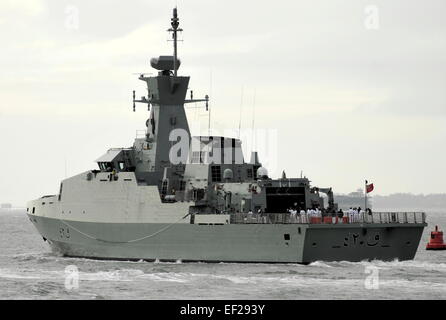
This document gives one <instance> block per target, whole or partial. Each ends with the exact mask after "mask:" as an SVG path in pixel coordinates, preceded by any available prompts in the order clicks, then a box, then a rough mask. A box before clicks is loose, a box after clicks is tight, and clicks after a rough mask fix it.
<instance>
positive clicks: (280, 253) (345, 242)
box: [29, 215, 426, 264]
mask: <svg viewBox="0 0 446 320" xmlns="http://www.w3.org/2000/svg"><path fill="white" fill-rule="evenodd" d="M29 219H30V220H31V221H32V222H33V224H34V225H35V227H36V228H37V230H38V231H39V233H40V234H41V235H42V236H43V237H44V239H46V240H48V243H49V244H50V245H51V248H52V250H53V251H54V252H57V253H59V254H62V255H64V256H68V257H85V258H95V259H112V260H122V259H123V260H140V259H143V260H157V259H158V260H160V261H176V260H182V261H207V262H262V263H304V264H307V263H311V262H313V261H317V260H323V261H362V260H373V259H377V260H384V261H389V260H394V259H398V260H400V261H402V260H411V259H413V258H414V256H415V253H416V251H417V248H418V245H419V242H420V238H421V234H422V232H423V228H424V227H425V226H426V224H425V223H418V224H400V223H393V224H389V223H385V224H381V223H375V224H370V223H368V224H336V225H324V224H225V225H196V224H159V223H92V222H76V221H63V220H60V219H53V218H46V217H41V216H35V215H29Z"/></svg>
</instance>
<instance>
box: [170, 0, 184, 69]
mask: <svg viewBox="0 0 446 320" xmlns="http://www.w3.org/2000/svg"><path fill="white" fill-rule="evenodd" d="M171 21H172V22H171V25H172V28H170V29H169V30H167V31H169V32H172V39H173V72H174V76H175V77H176V76H177V69H178V68H177V32H182V31H183V29H179V28H178V26H179V25H180V22H179V21H180V19H179V18H178V13H177V8H174V9H173V17H172V19H171Z"/></svg>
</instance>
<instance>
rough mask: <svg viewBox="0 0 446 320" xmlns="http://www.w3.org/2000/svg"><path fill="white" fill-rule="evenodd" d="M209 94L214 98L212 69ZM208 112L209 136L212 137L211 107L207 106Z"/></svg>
mask: <svg viewBox="0 0 446 320" xmlns="http://www.w3.org/2000/svg"><path fill="white" fill-rule="evenodd" d="M209 93H210V95H211V96H212V69H211V71H210V74H209ZM207 109H208V110H207V111H208V113H209V114H208V136H211V107H209V106H207Z"/></svg>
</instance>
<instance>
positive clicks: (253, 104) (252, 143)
mask: <svg viewBox="0 0 446 320" xmlns="http://www.w3.org/2000/svg"><path fill="white" fill-rule="evenodd" d="M256 94H257V89H254V99H253V101H252V124H251V131H252V136H251V146H252V151H255V148H254V124H255V119H256V113H255V110H256ZM256 142H257V141H256Z"/></svg>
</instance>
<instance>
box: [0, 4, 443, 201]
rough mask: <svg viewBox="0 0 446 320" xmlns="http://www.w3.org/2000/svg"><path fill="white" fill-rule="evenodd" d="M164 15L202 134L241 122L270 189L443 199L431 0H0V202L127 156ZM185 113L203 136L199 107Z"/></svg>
mask: <svg viewBox="0 0 446 320" xmlns="http://www.w3.org/2000/svg"><path fill="white" fill-rule="evenodd" d="M176 3H177V5H178V10H179V17H180V26H181V27H182V28H183V29H184V32H183V34H182V39H183V40H184V41H183V42H181V43H180V45H179V55H180V58H181V60H182V65H181V68H180V70H179V73H180V75H190V76H191V82H190V89H193V90H194V96H195V97H199V96H204V95H205V94H209V95H210V96H211V108H212V109H211V110H212V113H211V123H212V125H211V126H212V128H213V132H214V133H216V134H217V133H223V132H224V130H227V129H232V128H236V129H238V127H239V123H240V119H241V127H242V128H244V129H245V130H251V129H252V126H253V114H255V122H254V129H255V130H256V131H257V132H258V133H259V134H260V136H261V135H262V134H265V133H266V136H265V137H263V138H259V139H257V140H258V142H257V143H256V147H257V148H258V149H259V152H260V160H261V161H263V162H265V164H267V165H269V166H270V174H271V175H272V176H273V177H277V176H279V175H280V174H281V172H282V170H285V171H286V173H287V176H288V177H291V176H300V172H301V170H302V171H303V173H304V175H306V176H308V177H309V178H310V179H311V180H312V183H313V184H314V185H318V186H320V187H326V186H332V187H333V188H334V190H335V192H338V193H347V192H350V191H354V190H355V189H356V188H358V187H362V186H363V182H364V179H368V180H370V181H372V182H374V184H375V191H374V193H376V194H390V193H395V192H412V193H443V192H446V182H445V181H446V169H445V167H446V143H445V142H446V19H445V18H444V14H445V12H446V2H445V1H444V0H429V1H421V0H417V1H415V0H392V1H388V0H387V1H377V0H374V1H373V0H372V1H362V0H343V1H340V0H324V1H322V0H311V1H310V0H308V1H300V0H292V1H274V2H271V1H258V0H257V1H234V0H226V1H210V0H206V1H204V0H202V1H198V0H197V1H194V0H188V1H180V0H178V1H173V0H170V1H153V0H152V1H149V0H144V1H143V0H132V1H118V0H102V1H100V0H96V1H94V0H92V1H79V0H71V1H64V0H52V1H51V0H47V1H45V0H29V1H26V0H1V1H0V39H1V50H0V68H1V72H0V144H1V146H2V157H0V165H1V168H2V170H1V177H0V202H12V203H13V204H15V205H17V206H24V205H25V202H26V201H27V200H30V199H33V198H37V197H40V196H42V195H45V194H56V193H57V192H58V189H59V182H60V180H61V179H63V178H64V177H65V176H71V175H74V174H77V173H80V172H83V171H86V170H89V169H92V168H95V166H96V164H95V163H94V160H95V159H97V158H98V157H99V156H101V155H102V153H104V152H105V151H106V150H107V149H108V148H111V147H127V146H130V145H132V143H133V139H134V138H135V132H136V130H141V129H144V123H145V121H146V118H147V117H148V113H147V111H145V109H144V107H142V106H140V108H139V109H138V111H137V112H136V113H133V112H131V111H132V110H131V107H132V105H131V92H132V90H133V89H135V90H136V91H137V94H138V95H140V96H141V95H143V94H144V93H145V88H144V83H143V82H141V81H138V80H137V75H134V74H133V73H137V72H152V71H151V70H150V65H149V60H150V58H151V57H155V56H158V55H163V54H171V52H172V48H171V45H172V44H171V43H170V42H167V41H166V40H167V39H168V34H167V32H166V30H167V28H169V23H170V17H171V10H172V7H173V6H174V5H175V4H176ZM242 92H243V94H242ZM240 114H241V115H242V117H241V118H240ZM188 115H189V121H190V124H191V127H192V128H193V134H200V133H201V134H205V133H206V132H207V119H208V118H207V117H208V114H207V113H206V112H205V110H204V109H193V108H190V109H188ZM198 124H200V125H201V129H197V128H198ZM234 134H235V136H236V137H237V136H238V133H237V131H236V132H235V133H234ZM241 136H242V137H245V140H244V147H245V151H246V152H250V151H251V141H252V139H251V138H250V137H248V138H246V131H245V132H242V134H241ZM265 141H268V143H267V144H265V143H264V142H265ZM245 156H247V157H248V158H249V155H246V154H245ZM248 160H249V159H248Z"/></svg>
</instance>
